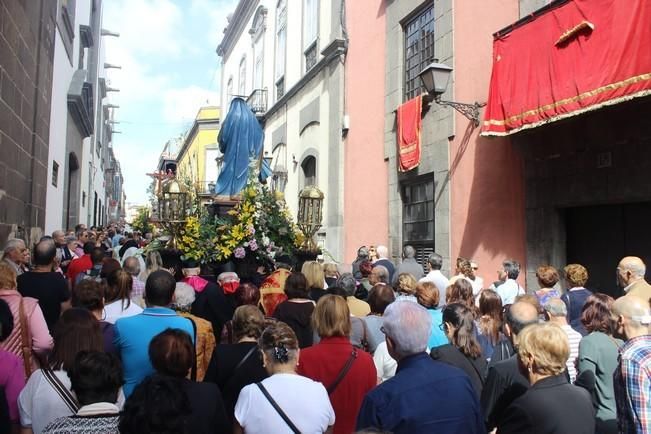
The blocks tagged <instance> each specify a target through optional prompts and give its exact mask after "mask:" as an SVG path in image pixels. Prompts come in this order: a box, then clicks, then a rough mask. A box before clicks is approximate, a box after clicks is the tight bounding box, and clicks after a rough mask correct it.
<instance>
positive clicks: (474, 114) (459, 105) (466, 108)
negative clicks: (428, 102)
mask: <svg viewBox="0 0 651 434" xmlns="http://www.w3.org/2000/svg"><path fill="white" fill-rule="evenodd" d="M434 101H435V102H436V103H437V104H438V105H444V106H445V105H447V106H450V107H452V108H453V109H455V110H456V111H458V112H459V113H461V114H462V115H464V116H465V117H466V118H468V119H469V120H470V121H472V123H473V125H474V126H475V128H476V127H478V126H479V109H480V108H482V107H484V106H485V105H486V103H485V102H484V103H478V102H476V101H475V102H474V103H473V104H467V103H463V102H455V101H444V100H442V99H441V96H440V95H436V96H435V97H434Z"/></svg>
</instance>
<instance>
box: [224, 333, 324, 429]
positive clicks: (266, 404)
mask: <svg viewBox="0 0 651 434" xmlns="http://www.w3.org/2000/svg"><path fill="white" fill-rule="evenodd" d="M258 346H259V348H260V350H261V352H262V360H263V363H264V366H265V368H266V369H267V372H268V373H269V375H270V376H269V378H266V379H264V380H262V381H261V382H259V383H256V384H250V385H248V386H246V387H245V388H244V389H242V392H240V396H239V398H238V399H237V404H236V405H235V419H236V423H235V429H234V430H233V432H234V433H235V434H240V433H247V434H257V433H264V434H266V433H279V432H295V433H298V432H301V433H315V432H326V431H328V430H330V429H331V428H332V425H333V424H334V422H335V413H334V410H333V408H332V405H331V404H330V399H329V398H328V392H327V391H326V389H325V387H324V386H323V385H322V384H321V383H319V382H316V381H313V380H311V379H309V378H306V377H303V376H302V375H298V374H297V373H296V365H297V364H298V353H299V348H298V339H297V338H296V334H295V333H294V331H293V330H292V329H291V328H290V327H289V326H288V325H287V324H284V323H282V322H277V323H274V324H271V325H269V326H268V327H267V328H266V329H265V330H264V331H263V332H262V336H260V339H259V341H258ZM328 432H329V431H328Z"/></svg>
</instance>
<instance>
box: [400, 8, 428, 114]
mask: <svg viewBox="0 0 651 434" xmlns="http://www.w3.org/2000/svg"><path fill="white" fill-rule="evenodd" d="M404 32H405V88H404V90H405V93H404V97H405V101H406V100H409V99H411V98H414V97H415V96H417V95H418V94H420V92H421V83H420V78H419V77H418V74H420V72H421V71H422V70H423V69H425V67H426V66H427V65H428V64H429V63H431V62H432V61H433V60H434V6H433V5H432V6H429V7H427V8H425V9H423V10H422V11H421V12H420V13H419V14H418V15H417V16H415V17H414V18H412V19H411V20H410V21H409V22H407V24H406V25H405V27H404Z"/></svg>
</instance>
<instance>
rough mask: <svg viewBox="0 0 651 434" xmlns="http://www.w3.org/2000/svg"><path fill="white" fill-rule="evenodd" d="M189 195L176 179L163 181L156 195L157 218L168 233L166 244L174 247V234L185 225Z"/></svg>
mask: <svg viewBox="0 0 651 434" xmlns="http://www.w3.org/2000/svg"><path fill="white" fill-rule="evenodd" d="M189 205H190V204H189V196H188V192H187V191H186V189H185V188H184V187H183V186H182V185H181V184H179V183H178V181H177V180H176V179H173V178H172V179H168V180H167V181H165V182H163V185H162V188H161V193H160V195H159V197H158V218H159V221H160V223H161V225H162V226H163V227H164V228H165V229H166V230H167V231H168V232H169V233H170V240H169V241H168V243H167V245H168V247H170V248H175V247H176V236H177V235H178V233H179V231H180V230H181V228H182V227H183V226H184V225H185V221H186V219H187V217H188V214H187V213H188V208H189Z"/></svg>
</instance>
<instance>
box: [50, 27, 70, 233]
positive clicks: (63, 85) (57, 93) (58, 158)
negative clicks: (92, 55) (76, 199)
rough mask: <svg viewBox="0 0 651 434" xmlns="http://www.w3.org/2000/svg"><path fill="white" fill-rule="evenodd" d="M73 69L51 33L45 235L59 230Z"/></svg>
mask: <svg viewBox="0 0 651 434" xmlns="http://www.w3.org/2000/svg"><path fill="white" fill-rule="evenodd" d="M73 72H74V69H73V68H72V65H70V61H69V60H68V56H67V54H66V49H65V47H64V46H63V40H62V39H61V35H60V34H59V30H58V28H57V30H56V31H55V32H54V64H53V71H52V105H51V107H50V141H49V150H48V169H47V180H48V184H47V193H46V199H45V210H46V212H45V234H51V233H52V232H53V231H55V230H57V229H62V228H63V226H64V223H63V205H64V202H65V201H64V196H63V194H64V190H65V180H66V171H67V170H68V156H67V155H66V134H67V133H66V129H67V127H68V87H69V86H70V80H71V79H72V74H73ZM54 162H56V163H57V164H58V165H59V176H58V182H57V186H56V187H55V186H54V185H52V170H53V166H54V164H53V163H54Z"/></svg>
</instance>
